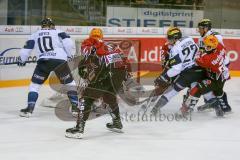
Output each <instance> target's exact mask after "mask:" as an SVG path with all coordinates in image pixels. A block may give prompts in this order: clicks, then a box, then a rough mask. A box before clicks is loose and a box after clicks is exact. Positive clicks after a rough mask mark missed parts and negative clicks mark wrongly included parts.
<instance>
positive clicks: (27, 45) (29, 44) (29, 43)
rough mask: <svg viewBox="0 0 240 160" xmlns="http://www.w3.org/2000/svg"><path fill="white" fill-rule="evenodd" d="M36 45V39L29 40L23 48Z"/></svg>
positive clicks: (30, 47) (31, 47)
mask: <svg viewBox="0 0 240 160" xmlns="http://www.w3.org/2000/svg"><path fill="white" fill-rule="evenodd" d="M34 45H35V41H34V40H28V41H27V42H26V44H25V45H24V47H23V48H25V49H33V48H34Z"/></svg>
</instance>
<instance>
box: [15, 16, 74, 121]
mask: <svg viewBox="0 0 240 160" xmlns="http://www.w3.org/2000/svg"><path fill="white" fill-rule="evenodd" d="M53 26H54V23H53V21H52V20H51V19H50V18H46V19H43V20H42V22H41V29H40V30H38V31H37V32H35V33H33V34H32V35H31V36H30V37H29V39H28V40H27V42H26V44H25V46H24V47H23V48H22V49H21V51H20V59H19V61H18V66H25V65H26V60H27V58H28V56H29V55H30V53H31V51H32V50H33V49H35V51H36V53H37V56H38V61H37V66H36V68H35V70H34V73H33V76H32V79H31V84H30V86H29V93H28V105H27V107H26V108H25V109H21V110H20V116H24V117H29V116H30V115H31V114H32V112H33V110H34V107H35V104H36V101H37V99H38V92H39V89H40V87H41V85H42V84H43V83H44V82H45V81H46V80H47V78H48V76H49V74H50V72H51V71H54V72H55V74H56V75H57V77H58V79H59V80H60V83H61V84H64V85H65V86H66V88H67V95H68V97H69V100H70V102H71V104H72V111H73V112H74V111H76V110H77V105H78V96H77V91H76V90H75V86H76V84H75V81H74V80H73V77H72V75H71V71H70V69H69V67H68V64H67V58H68V57H72V51H73V49H74V44H73V42H72V40H71V39H70V36H69V35H67V34H66V33H65V32H63V31H61V30H58V29H55V28H54V27H53Z"/></svg>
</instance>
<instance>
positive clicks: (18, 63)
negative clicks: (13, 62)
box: [17, 58, 26, 67]
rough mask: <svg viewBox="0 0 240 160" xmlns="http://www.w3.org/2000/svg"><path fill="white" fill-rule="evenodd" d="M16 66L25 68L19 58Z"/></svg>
mask: <svg viewBox="0 0 240 160" xmlns="http://www.w3.org/2000/svg"><path fill="white" fill-rule="evenodd" d="M17 65H18V66H19V67H24V66H26V62H23V61H22V60H21V58H19V59H18V62H17Z"/></svg>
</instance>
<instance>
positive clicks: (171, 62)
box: [169, 54, 182, 66]
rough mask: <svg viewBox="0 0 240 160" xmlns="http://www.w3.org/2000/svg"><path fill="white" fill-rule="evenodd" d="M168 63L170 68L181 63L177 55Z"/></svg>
mask: <svg viewBox="0 0 240 160" xmlns="http://www.w3.org/2000/svg"><path fill="white" fill-rule="evenodd" d="M169 63H170V66H174V65H177V64H179V63H182V61H181V58H180V57H179V54H177V55H176V56H174V57H173V58H172V59H170V62H169Z"/></svg>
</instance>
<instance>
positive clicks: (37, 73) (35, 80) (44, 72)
mask: <svg viewBox="0 0 240 160" xmlns="http://www.w3.org/2000/svg"><path fill="white" fill-rule="evenodd" d="M44 65H46V64H45V62H44V61H39V62H38V64H37V66H36V68H35V70H34V72H33V76H32V79H31V84H30V86H29V92H28V100H27V101H28V105H27V107H26V108H24V109H21V110H20V116H22V117H30V116H31V114H32V113H33V110H34V108H35V104H36V102H37V99H38V93H39V89H40V87H41V85H42V84H43V83H44V82H45V81H46V79H47V77H48V75H49V73H50V71H49V70H48V69H46V66H44Z"/></svg>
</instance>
